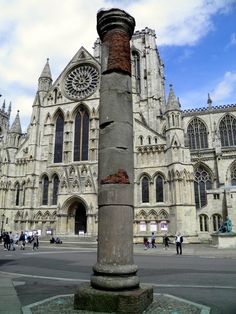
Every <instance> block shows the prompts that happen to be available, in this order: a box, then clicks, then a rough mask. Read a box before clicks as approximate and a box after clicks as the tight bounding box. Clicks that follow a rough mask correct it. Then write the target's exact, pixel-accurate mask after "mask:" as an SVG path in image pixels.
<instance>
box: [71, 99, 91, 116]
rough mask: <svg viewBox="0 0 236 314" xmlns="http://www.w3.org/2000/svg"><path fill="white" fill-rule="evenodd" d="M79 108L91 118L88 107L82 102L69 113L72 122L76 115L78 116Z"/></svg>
mask: <svg viewBox="0 0 236 314" xmlns="http://www.w3.org/2000/svg"><path fill="white" fill-rule="evenodd" d="M80 108H84V109H85V110H86V111H87V113H88V115H89V117H90V116H91V112H90V108H89V106H88V105H87V104H86V103H84V102H80V103H79V104H78V105H77V106H76V107H75V108H74V110H73V111H72V113H71V119H72V120H74V119H75V117H76V115H77V114H78V112H79V110H80Z"/></svg>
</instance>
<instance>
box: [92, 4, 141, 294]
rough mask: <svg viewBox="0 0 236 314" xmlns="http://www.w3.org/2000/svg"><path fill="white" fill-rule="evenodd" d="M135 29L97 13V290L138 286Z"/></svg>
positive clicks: (127, 21) (119, 17)
mask: <svg viewBox="0 0 236 314" xmlns="http://www.w3.org/2000/svg"><path fill="white" fill-rule="evenodd" d="M134 26H135V21H134V19H133V18H132V17H131V16H130V15H128V14H127V13H126V12H124V11H121V10H118V9H111V10H109V11H100V12H99V13H98V15H97V30H98V34H99V36H100V39H101V42H102V78H101V86H100V107H99V129H100V133H99V154H98V257H97V264H96V265H95V266H94V276H93V277H92V278H91V283H92V286H93V287H96V288H101V289H114V290H117V289H127V288H134V287H138V285H139V279H138V277H137V275H136V272H137V266H136V265H134V264H133V169H134V162H133V110H132V95H131V62H130V44H129V40H130V38H131V36H132V34H133V31H134Z"/></svg>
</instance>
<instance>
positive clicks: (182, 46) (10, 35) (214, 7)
mask: <svg viewBox="0 0 236 314" xmlns="http://www.w3.org/2000/svg"><path fill="white" fill-rule="evenodd" d="M112 7H117V8H120V9H123V10H125V11H126V12H128V13H129V14H131V15H132V16H133V17H134V18H135V20H136V28H135V29H136V30H141V29H144V28H145V27H146V26H147V27H149V28H151V29H154V30H155V31H156V36H157V39H156V40H157V47H158V50H159V52H160V55H161V58H162V60H163V62H164V64H165V78H166V91H167V93H168V89H169V84H173V87H174V91H175V94H176V96H177V97H179V99H180V103H181V105H182V109H190V108H200V107H205V106H206V105H207V95H208V93H210V96H211V99H212V101H213V106H218V105H225V104H233V103H234V104H236V0H119V1H116V0H93V1H87V0H50V1H48V0H40V1H38V0H0V94H1V95H2V96H1V97H0V107H1V106H2V103H3V100H4V99H5V100H6V106H7V107H8V105H9V103H10V102H12V112H11V123H12V122H13V120H14V118H15V116H16V113H17V110H19V111H20V118H21V124H22V130H23V132H26V129H27V126H28V124H29V121H30V116H31V112H32V104H33V100H34V97H35V93H36V91H37V85H38V77H39V76H40V74H41V72H42V69H43V67H44V65H45V63H46V60H47V58H49V60H50V61H49V63H50V67H51V72H52V76H53V80H55V79H56V78H57V77H58V76H59V74H60V73H61V72H62V71H63V69H64V68H65V66H66V65H67V64H68V62H69V61H70V60H71V58H72V57H73V56H74V55H75V54H76V52H77V51H78V50H79V48H80V47H81V46H84V47H85V48H86V49H87V50H88V51H89V52H90V53H92V54H93V49H92V47H93V44H94V42H95V40H96V38H97V37H98V35H97V32H96V14H97V11H98V10H99V9H101V8H103V9H109V8H112Z"/></svg>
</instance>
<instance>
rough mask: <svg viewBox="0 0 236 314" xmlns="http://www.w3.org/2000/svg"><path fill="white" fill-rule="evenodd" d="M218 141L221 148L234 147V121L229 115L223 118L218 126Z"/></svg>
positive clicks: (235, 126) (235, 130) (235, 134)
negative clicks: (219, 140)
mask: <svg viewBox="0 0 236 314" xmlns="http://www.w3.org/2000/svg"><path fill="white" fill-rule="evenodd" d="M219 129H220V139H221V145H222V146H224V147H225V146H235V145H236V119H235V117H233V116H232V115H230V114H227V115H225V116H224V118H223V119H222V120H221V122H220V125H219Z"/></svg>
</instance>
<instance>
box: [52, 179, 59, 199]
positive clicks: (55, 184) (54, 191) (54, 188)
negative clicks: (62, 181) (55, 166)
mask: <svg viewBox="0 0 236 314" xmlns="http://www.w3.org/2000/svg"><path fill="white" fill-rule="evenodd" d="M52 184H53V186H52V205H57V198H58V187H59V178H58V176H57V175H56V174H55V175H54V176H53V180H52Z"/></svg>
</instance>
